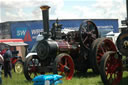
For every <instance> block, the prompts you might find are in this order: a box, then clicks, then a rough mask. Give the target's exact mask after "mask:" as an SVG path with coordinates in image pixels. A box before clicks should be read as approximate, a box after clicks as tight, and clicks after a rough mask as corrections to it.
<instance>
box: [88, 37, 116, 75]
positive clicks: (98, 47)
mask: <svg viewBox="0 0 128 85" xmlns="http://www.w3.org/2000/svg"><path fill="white" fill-rule="evenodd" d="M94 42H96V43H95V44H92V45H94V46H92V47H93V48H92V49H91V54H90V55H91V59H92V60H91V61H90V62H91V63H92V68H93V71H94V72H95V73H97V74H98V73H99V66H100V61H101V59H102V57H103V55H104V53H106V52H107V51H117V50H116V46H115V45H114V43H113V42H112V41H111V40H110V39H107V38H99V39H98V41H96V40H95V41H94Z"/></svg>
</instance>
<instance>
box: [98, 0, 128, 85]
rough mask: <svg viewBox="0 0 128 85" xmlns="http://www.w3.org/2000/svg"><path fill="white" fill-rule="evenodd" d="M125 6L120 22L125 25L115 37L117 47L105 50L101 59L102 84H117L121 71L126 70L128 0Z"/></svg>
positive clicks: (127, 60) (120, 77) (127, 56)
mask: <svg viewBox="0 0 128 85" xmlns="http://www.w3.org/2000/svg"><path fill="white" fill-rule="evenodd" d="M126 6H127V19H126V20H124V21H122V24H123V25H126V26H127V27H125V28H124V29H125V30H124V31H123V32H121V33H120V35H119V36H118V38H117V41H116V46H117V49H116V50H115V51H107V52H106V53H104V55H103V58H102V59H101V65H100V69H101V71H100V74H101V79H102V81H103V83H104V85H118V84H119V83H120V80H121V79H122V74H123V71H128V0H126ZM127 76H128V75H127Z"/></svg>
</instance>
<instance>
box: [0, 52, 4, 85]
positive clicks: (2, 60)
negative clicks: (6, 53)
mask: <svg viewBox="0 0 128 85" xmlns="http://www.w3.org/2000/svg"><path fill="white" fill-rule="evenodd" d="M3 62H4V59H3V57H2V55H1V54H0V85H2V77H1V71H2V66H3Z"/></svg>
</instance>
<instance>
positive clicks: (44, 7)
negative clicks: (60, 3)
mask: <svg viewBox="0 0 128 85" xmlns="http://www.w3.org/2000/svg"><path fill="white" fill-rule="evenodd" d="M40 8H41V10H48V9H49V8H50V6H47V5H44V6H41V7H40Z"/></svg>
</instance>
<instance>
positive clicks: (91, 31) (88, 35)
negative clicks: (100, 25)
mask: <svg viewBox="0 0 128 85" xmlns="http://www.w3.org/2000/svg"><path fill="white" fill-rule="evenodd" d="M79 36H80V43H81V45H82V46H83V47H84V48H85V49H88V50H89V49H90V47H91V43H92V42H93V41H94V40H95V39H96V38H98V30H97V27H96V25H95V24H94V23H93V22H92V21H86V22H85V21H84V22H83V23H82V24H81V25H80V29H79Z"/></svg>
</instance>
